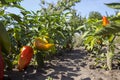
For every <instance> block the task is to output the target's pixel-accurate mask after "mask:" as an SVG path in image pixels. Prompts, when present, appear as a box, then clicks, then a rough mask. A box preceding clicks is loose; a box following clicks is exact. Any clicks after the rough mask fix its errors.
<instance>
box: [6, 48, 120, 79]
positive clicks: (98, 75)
mask: <svg viewBox="0 0 120 80" xmlns="http://www.w3.org/2000/svg"><path fill="white" fill-rule="evenodd" d="M88 54H89V53H87V52H85V51H84V50H83V49H75V50H73V51H72V52H70V53H63V55H62V56H59V57H55V58H54V59H52V60H51V61H50V62H46V67H45V68H43V69H41V68H37V69H36V68H34V67H33V66H29V67H28V68H27V69H26V70H25V71H22V72H18V71H17V70H16V69H14V70H13V71H6V72H5V76H9V78H10V79H11V80H45V79H46V78H47V77H49V76H50V77H52V78H53V80H120V71H119V70H112V71H106V70H103V69H90V68H89V66H90V64H91V63H92V60H91V59H90V58H89V56H88Z"/></svg>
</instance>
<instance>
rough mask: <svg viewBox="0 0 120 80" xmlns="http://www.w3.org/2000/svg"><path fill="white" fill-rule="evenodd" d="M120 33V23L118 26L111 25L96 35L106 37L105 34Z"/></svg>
mask: <svg viewBox="0 0 120 80" xmlns="http://www.w3.org/2000/svg"><path fill="white" fill-rule="evenodd" d="M118 32H120V23H119V24H118V23H117V24H110V25H108V26H106V27H104V28H102V29H101V30H100V31H98V32H96V33H95V35H104V34H115V33H118Z"/></svg>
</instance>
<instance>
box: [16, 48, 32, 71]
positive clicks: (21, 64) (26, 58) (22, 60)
mask: <svg viewBox="0 0 120 80" xmlns="http://www.w3.org/2000/svg"><path fill="white" fill-rule="evenodd" d="M33 53H34V52H33V49H32V47H30V46H23V47H22V49H21V52H20V57H19V60H18V69H19V71H21V70H22V69H24V68H26V67H27V66H28V65H29V63H30V61H31V59H32V57H33Z"/></svg>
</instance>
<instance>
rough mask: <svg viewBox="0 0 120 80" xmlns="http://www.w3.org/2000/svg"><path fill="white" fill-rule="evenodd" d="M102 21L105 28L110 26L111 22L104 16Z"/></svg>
mask: <svg viewBox="0 0 120 80" xmlns="http://www.w3.org/2000/svg"><path fill="white" fill-rule="evenodd" d="M102 21H103V24H102V25H103V26H106V25H108V24H109V21H108V19H107V17H106V16H103V17H102Z"/></svg>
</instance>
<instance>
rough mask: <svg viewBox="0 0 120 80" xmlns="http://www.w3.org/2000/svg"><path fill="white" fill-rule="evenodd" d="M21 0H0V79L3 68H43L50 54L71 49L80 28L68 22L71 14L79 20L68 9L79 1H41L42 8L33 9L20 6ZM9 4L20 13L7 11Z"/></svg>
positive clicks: (77, 17) (1, 79)
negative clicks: (73, 38)
mask: <svg viewBox="0 0 120 80" xmlns="http://www.w3.org/2000/svg"><path fill="white" fill-rule="evenodd" d="M21 1H22V0H9V1H7V0H2V1H0V20H1V21H0V33H1V34H0V50H1V51H0V80H3V75H4V70H11V69H13V68H17V69H18V70H19V71H22V70H24V69H25V68H26V67H27V66H28V65H34V66H37V67H44V62H45V61H46V60H49V58H50V57H51V56H53V55H55V54H58V53H62V52H63V51H69V50H71V49H72V48H73V44H72V37H73V35H74V32H76V31H77V30H79V29H78V28H77V26H76V25H78V23H74V22H73V23H72V22H70V21H72V19H73V18H74V16H75V17H76V21H80V20H81V19H82V17H80V16H77V15H75V14H76V12H75V11H74V10H73V9H71V7H72V6H73V5H74V4H75V3H76V2H79V0H74V1H69V0H68V1H64V0H63V1H62V0H61V1H59V2H58V3H57V4H56V5H55V6H54V5H53V4H48V3H45V1H43V0H41V1H42V2H41V7H42V9H40V10H38V11H36V12H34V11H28V10H26V9H25V8H23V7H22V6H21V5H20V3H21ZM63 2H64V3H66V4H67V5H64V4H63ZM44 5H47V6H48V7H47V8H46V6H45V7H44ZM9 7H11V8H17V9H19V10H20V14H15V13H10V12H7V8H9ZM81 21H82V20H81ZM79 25H82V22H81V23H79Z"/></svg>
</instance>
